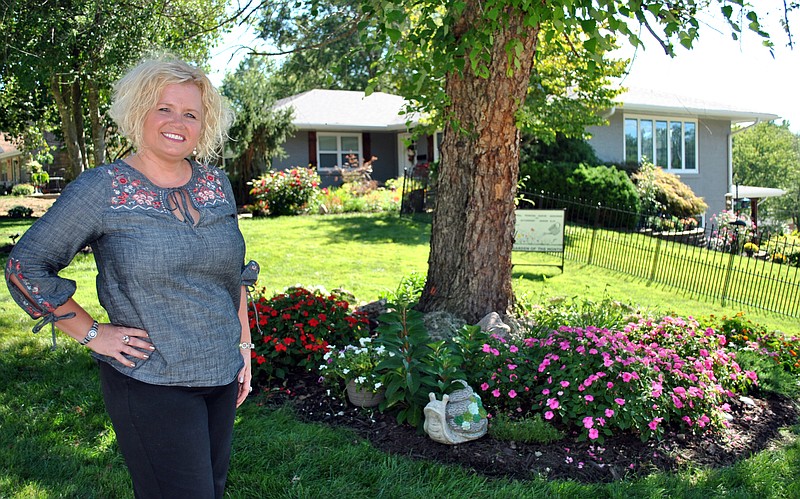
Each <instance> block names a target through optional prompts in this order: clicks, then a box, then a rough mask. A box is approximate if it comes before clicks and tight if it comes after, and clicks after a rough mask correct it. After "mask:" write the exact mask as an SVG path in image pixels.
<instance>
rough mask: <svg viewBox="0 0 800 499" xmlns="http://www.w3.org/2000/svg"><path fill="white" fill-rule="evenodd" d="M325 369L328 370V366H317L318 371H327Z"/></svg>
mask: <svg viewBox="0 0 800 499" xmlns="http://www.w3.org/2000/svg"><path fill="white" fill-rule="evenodd" d="M327 368H328V366H327V365H326V364H322V365H321V366H319V370H320V371H322V370H323V369H327Z"/></svg>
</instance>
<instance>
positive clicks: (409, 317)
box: [377, 305, 466, 429]
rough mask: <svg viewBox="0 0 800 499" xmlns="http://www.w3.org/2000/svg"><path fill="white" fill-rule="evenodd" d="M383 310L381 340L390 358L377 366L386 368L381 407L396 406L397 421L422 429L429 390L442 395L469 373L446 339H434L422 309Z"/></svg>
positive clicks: (390, 408) (400, 308) (386, 408)
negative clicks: (384, 395) (383, 399)
mask: <svg viewBox="0 0 800 499" xmlns="http://www.w3.org/2000/svg"><path fill="white" fill-rule="evenodd" d="M392 307H393V310H392V311H390V312H388V313H386V314H383V315H382V316H381V317H380V318H379V321H380V325H379V326H378V329H377V332H378V338H377V342H378V344H379V345H382V346H384V347H385V348H386V353H387V358H386V359H384V360H383V361H381V362H380V363H379V364H378V366H377V369H378V370H380V371H381V372H383V384H384V386H385V387H386V400H385V401H383V402H381V404H380V410H381V411H386V410H396V411H397V414H396V417H397V422H398V423H400V424H402V423H408V424H409V425H411V426H414V427H417V428H418V429H421V425H420V424H421V423H422V421H423V419H424V415H423V409H424V408H425V406H426V405H427V404H428V402H429V401H430V398H429V394H430V393H434V394H435V395H436V396H437V398H440V399H441V397H442V396H443V395H444V394H445V393H448V392H449V391H451V390H452V389H454V388H456V387H460V386H461V384H460V383H457V380H459V379H464V378H465V377H466V374H465V373H463V371H462V370H461V365H462V364H463V359H462V358H461V357H460V356H459V355H458V353H457V351H455V349H453V348H451V347H450V346H449V345H448V344H447V343H446V342H444V341H439V342H431V338H430V336H429V335H428V332H427V330H426V329H425V325H424V322H423V315H422V313H421V312H418V311H416V310H413V309H410V308H408V307H407V306H402V305H400V306H394V305H392Z"/></svg>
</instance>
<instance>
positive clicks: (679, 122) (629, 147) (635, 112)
mask: <svg viewBox="0 0 800 499" xmlns="http://www.w3.org/2000/svg"><path fill="white" fill-rule="evenodd" d="M617 101H618V102H619V105H617V106H615V107H613V108H612V109H609V110H608V111H607V112H606V113H605V116H604V117H605V118H606V119H607V120H608V125H607V126H594V127H589V129H588V130H587V132H588V133H589V134H590V135H591V138H590V139H589V141H588V142H589V144H591V146H592V147H593V148H594V150H595V153H596V154H597V156H598V158H599V159H600V160H601V161H604V162H609V163H618V164H625V163H638V162H641V161H642V160H643V159H645V158H646V159H648V160H649V161H651V162H652V163H653V164H655V165H656V166H660V167H662V168H663V169H664V170H665V171H667V172H670V173H674V174H677V175H678V176H679V177H680V179H681V181H682V182H683V183H685V184H686V185H688V186H689V187H691V188H692V190H693V191H694V193H695V194H697V195H698V196H700V197H702V198H703V199H704V200H705V202H706V203H707V204H708V212H707V213H706V215H709V216H710V215H711V214H714V213H719V212H721V211H722V210H724V209H726V208H728V207H729V205H728V204H726V198H727V203H730V202H731V199H732V198H735V197H737V195H736V193H734V192H732V191H731V186H732V185H733V181H732V177H733V166H732V138H733V136H734V135H735V134H736V133H738V132H739V131H742V130H744V129H745V128H746V127H747V126H751V125H753V124H756V123H758V122H760V121H771V120H775V119H777V118H779V116H777V115H774V114H769V113H764V112H759V111H753V110H748V109H747V108H746V106H744V105H741V104H736V105H728V104H720V103H711V102H707V101H704V100H701V99H696V98H692V97H684V96H678V95H674V94H669V93H664V92H656V91H652V90H645V89H640V88H630V89H628V90H627V91H626V92H625V93H623V94H621V95H620V96H618V97H617ZM740 197H743V196H740Z"/></svg>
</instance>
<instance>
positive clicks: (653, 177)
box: [632, 163, 708, 218]
mask: <svg viewBox="0 0 800 499" xmlns="http://www.w3.org/2000/svg"><path fill="white" fill-rule="evenodd" d="M632 179H633V181H634V183H635V184H636V187H637V190H638V192H639V196H640V198H641V199H642V200H643V204H644V207H645V209H646V210H647V211H651V210H652V211H651V212H652V213H660V212H662V211H663V212H664V213H666V214H667V215H669V216H674V217H677V218H689V217H695V216H698V215H700V214H702V213H704V212H705V211H706V210H707V209H708V205H707V204H706V202H705V201H703V199H702V198H700V197H697V196H696V195H695V193H694V191H692V189H691V187H689V186H688V185H686V184H684V183H683V182H681V179H680V177H678V176H677V175H674V174H672V173H667V172H665V171H664V170H662V169H661V168H659V167H656V166H653V164H652V163H644V164H642V166H641V167H640V168H639V171H638V172H636V173H635V174H633V177H632Z"/></svg>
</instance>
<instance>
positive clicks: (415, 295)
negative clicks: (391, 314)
mask: <svg viewBox="0 0 800 499" xmlns="http://www.w3.org/2000/svg"><path fill="white" fill-rule="evenodd" d="M424 287H425V275H424V274H422V273H420V272H411V273H410V274H407V275H404V276H403V277H402V278H401V279H400V283H399V284H398V285H397V288H395V289H394V290H393V291H386V292H383V293H381V295H380V297H381V298H382V299H385V300H386V301H388V302H390V303H396V304H398V305H400V306H405V307H408V306H410V305H412V304H415V303H417V302H418V301H419V297H420V296H421V295H422V289H423V288H424Z"/></svg>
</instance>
